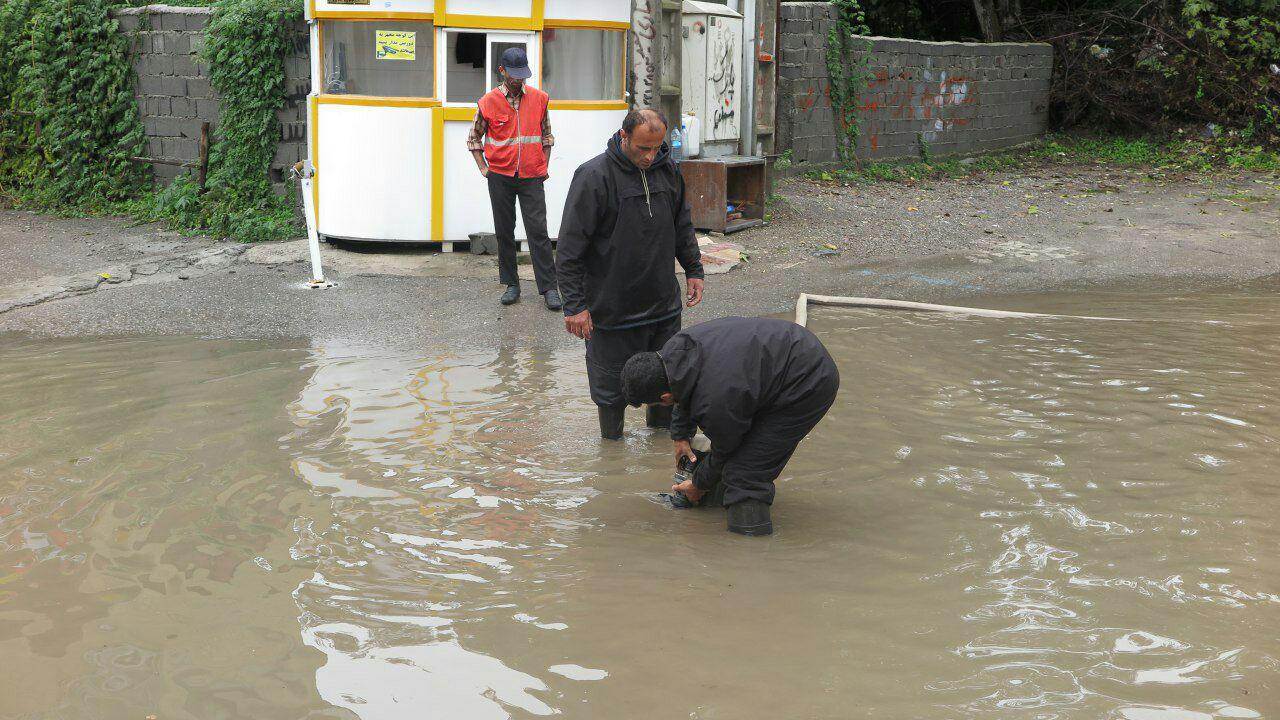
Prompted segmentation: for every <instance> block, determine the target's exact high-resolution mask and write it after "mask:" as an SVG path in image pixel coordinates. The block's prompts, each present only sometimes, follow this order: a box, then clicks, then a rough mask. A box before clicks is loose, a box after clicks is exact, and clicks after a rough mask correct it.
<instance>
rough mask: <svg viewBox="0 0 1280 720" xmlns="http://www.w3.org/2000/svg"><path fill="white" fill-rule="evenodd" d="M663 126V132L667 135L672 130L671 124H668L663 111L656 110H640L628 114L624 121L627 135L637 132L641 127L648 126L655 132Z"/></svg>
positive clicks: (623, 124) (623, 125)
mask: <svg viewBox="0 0 1280 720" xmlns="http://www.w3.org/2000/svg"><path fill="white" fill-rule="evenodd" d="M659 124H661V125H662V132H663V133H664V134H665V133H666V132H667V130H669V129H670V128H671V123H669V122H667V116H666V115H663V114H662V111H661V110H658V109H656V108H638V109H636V110H632V111H631V112H629V113H627V116H626V117H624V118H623V119H622V130H623V132H625V133H626V134H627V135H630V134H631V133H633V132H635V131H636V128H637V127H639V126H640V125H647V126H648V127H651V128H653V129H654V130H657V129H658V125H659Z"/></svg>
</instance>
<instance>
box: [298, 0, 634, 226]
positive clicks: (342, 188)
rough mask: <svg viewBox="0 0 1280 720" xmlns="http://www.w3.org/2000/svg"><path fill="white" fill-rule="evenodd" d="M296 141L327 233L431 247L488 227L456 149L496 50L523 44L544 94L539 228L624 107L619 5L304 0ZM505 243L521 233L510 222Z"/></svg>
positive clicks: (482, 190)
mask: <svg viewBox="0 0 1280 720" xmlns="http://www.w3.org/2000/svg"><path fill="white" fill-rule="evenodd" d="M307 4H308V7H307V14H308V20H309V21H310V23H311V78H312V87H311V96H310V98H309V102H310V105H309V110H310V121H309V123H308V142H309V147H310V152H311V162H312V164H313V165H314V166H315V182H314V186H313V189H312V191H313V196H314V200H315V206H316V215H317V219H318V226H319V231H320V234H321V235H322V236H324V237H327V238H338V239H346V240H372V241H391V242H439V243H442V247H443V249H444V250H445V251H451V250H452V249H453V243H454V242H456V241H466V240H467V239H468V235H470V234H471V233H476V232H492V231H493V215H492V212H491V210H490V207H489V191H488V185H487V182H486V181H485V179H484V177H482V176H481V175H480V173H479V172H478V171H477V170H476V167H475V161H474V160H473V159H472V157H471V153H470V152H469V151H468V150H467V147H466V138H467V133H468V131H469V130H470V128H471V124H472V122H473V121H474V119H475V110H476V102H477V101H478V100H479V99H480V97H481V96H482V95H484V93H486V92H488V91H489V90H491V89H493V88H495V87H497V86H498V84H499V83H500V82H501V80H500V78H499V76H498V63H499V59H500V58H501V57H502V53H503V51H504V50H506V49H507V48H510V47H513V46H519V47H523V48H524V49H525V51H526V53H527V54H528V56H529V64H530V67H531V69H532V70H533V77H532V78H530V79H529V81H528V82H529V83H530V84H531V85H533V86H535V87H539V88H541V89H542V90H543V91H545V92H547V93H548V94H549V95H550V96H551V111H550V112H551V129H552V132H553V133H554V134H555V136H556V146H555V149H554V150H553V151H552V154H551V167H550V174H551V177H550V179H549V180H548V181H547V186H546V191H547V231H548V233H549V234H550V235H551V237H553V238H554V237H556V236H557V235H558V234H559V230H560V218H561V213H562V211H563V209H564V202H565V196H566V195H567V194H568V190H569V181H570V180H571V179H572V178H573V171H574V170H575V169H576V168H577V167H578V165H580V164H581V163H583V162H584V161H586V160H588V159H590V158H592V157H594V156H595V155H597V154H599V153H600V152H603V151H604V147H605V143H606V142H607V140H608V138H609V136H610V135H611V134H612V133H613V132H614V131H615V130H617V129H618V128H619V127H620V126H621V125H622V118H623V116H624V115H625V114H626V111H627V107H628V105H627V102H626V97H625V87H626V81H625V78H626V75H625V73H626V58H625V52H626V45H627V43H626V33H627V30H628V29H629V28H630V20H631V1H630V0H363V2H362V1H361V0H307ZM516 237H517V238H519V239H523V238H525V234H524V227H523V223H522V222H521V223H519V224H518V225H517V227H516Z"/></svg>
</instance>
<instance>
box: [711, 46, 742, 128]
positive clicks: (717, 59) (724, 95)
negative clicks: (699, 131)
mask: <svg viewBox="0 0 1280 720" xmlns="http://www.w3.org/2000/svg"><path fill="white" fill-rule="evenodd" d="M711 43H712V44H711V68H710V69H711V76H710V79H711V87H712V89H713V90H714V91H715V97H714V100H715V104H716V109H715V112H713V113H712V114H711V126H712V128H714V129H716V130H719V129H720V125H721V124H725V123H729V122H732V120H733V118H734V115H736V114H737V113H736V111H735V110H734V109H733V97H734V94H735V93H736V92H737V90H738V87H737V86H738V73H737V65H738V47H739V45H738V38H737V36H736V35H735V34H734V32H733V31H732V30H729V29H727V28H726V29H724V30H722V31H721V32H718V33H715V34H714V36H713V37H712V41H711Z"/></svg>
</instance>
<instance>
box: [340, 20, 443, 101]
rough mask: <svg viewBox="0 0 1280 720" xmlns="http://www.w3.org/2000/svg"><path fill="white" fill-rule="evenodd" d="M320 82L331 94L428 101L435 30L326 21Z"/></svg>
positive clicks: (398, 24) (418, 24)
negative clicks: (418, 98) (422, 99)
mask: <svg viewBox="0 0 1280 720" xmlns="http://www.w3.org/2000/svg"><path fill="white" fill-rule="evenodd" d="M323 33H324V83H323V85H322V86H321V92H323V93H326V94H329V95H374V96H378V97H432V96H433V93H434V92H435V42H434V35H435V27H434V26H433V25H432V24H431V23H429V22H394V21H386V22H383V21H378V20H372V21H371V20H358V21H357V20H327V21H324V25H323Z"/></svg>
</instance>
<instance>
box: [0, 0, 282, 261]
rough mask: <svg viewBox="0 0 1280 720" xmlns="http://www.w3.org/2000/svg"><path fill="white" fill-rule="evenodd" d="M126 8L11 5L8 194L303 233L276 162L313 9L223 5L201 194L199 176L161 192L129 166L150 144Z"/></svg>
mask: <svg viewBox="0 0 1280 720" xmlns="http://www.w3.org/2000/svg"><path fill="white" fill-rule="evenodd" d="M122 4H127V3H121V2H119V1H118V0H116V1H114V2H113V1H111V0H3V2H0V98H3V100H2V101H0V102H2V103H3V104H2V105H0V192H3V193H4V194H5V196H6V197H8V198H9V199H10V201H11V202H14V203H15V204H18V205H21V206H26V207H35V208H40V209H45V210H59V211H71V212H120V211H125V212H129V213H130V214H133V215H135V216H136V217H138V218H139V219H143V220H164V221H165V222H167V223H168V224H170V225H171V226H173V227H175V228H177V229H180V230H183V231H185V232H191V233H196V232H200V233H211V234H214V235H218V236H224V237H231V238H235V239H238V240H243V241H253V240H264V239H278V238H288V237H296V236H297V235H298V234H299V228H298V227H297V222H296V220H295V217H294V203H293V201H292V200H291V198H286V197H280V196H277V195H276V194H275V193H274V192H273V190H272V185H271V177H270V167H271V161H272V159H273V158H274V156H275V151H276V145H277V142H278V139H279V137H280V125H279V121H278V119H277V117H276V111H277V110H278V109H279V108H280V107H281V105H282V104H283V102H284V96H285V86H284V82H285V73H284V60H285V58H286V57H287V56H288V54H289V53H291V52H292V50H293V45H292V39H291V37H290V36H291V33H292V31H293V26H294V24H295V23H296V22H297V21H298V20H299V19H301V17H302V3H301V2H299V1H298V0H212V2H211V4H212V5H213V8H214V12H213V18H212V20H211V22H210V24H209V27H208V29H207V31H206V38H207V42H206V46H205V53H206V57H205V60H206V63H207V64H208V66H209V69H210V82H211V84H212V85H213V87H214V88H215V89H216V90H217V91H218V93H219V96H220V98H221V122H220V123H219V125H218V126H217V128H216V134H215V138H214V143H213V144H212V145H211V149H210V159H209V173H208V176H207V183H206V188H205V192H203V193H201V192H200V189H199V188H198V187H196V183H195V181H194V180H192V179H191V178H190V177H184V178H179V179H178V180H177V181H176V182H174V183H173V184H172V185H171V186H170V187H168V188H163V189H160V190H154V189H151V185H150V183H149V181H148V176H149V172H148V171H147V168H146V166H145V165H143V164H140V163H137V162H131V161H130V158H131V157H137V156H143V155H145V154H146V153H145V147H146V136H145V133H144V131H143V127H142V122H141V118H140V116H139V113H138V107H137V103H136V101H135V99H134V87H133V84H134V72H133V63H132V57H131V53H130V50H129V38H128V37H127V36H126V35H124V34H123V33H121V32H120V30H119V25H118V23H117V22H116V21H115V20H113V19H111V17H110V11H111V9H112V8H114V7H118V6H120V5H122ZM134 4H141V3H139V2H135V3H134ZM196 4H203V3H196Z"/></svg>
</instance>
